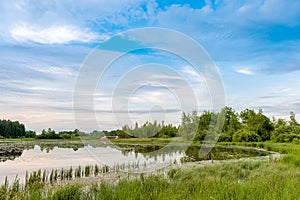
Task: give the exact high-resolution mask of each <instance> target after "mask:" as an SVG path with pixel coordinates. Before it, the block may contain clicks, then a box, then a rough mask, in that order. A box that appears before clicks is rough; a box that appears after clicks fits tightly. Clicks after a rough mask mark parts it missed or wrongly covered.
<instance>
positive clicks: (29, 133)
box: [25, 130, 36, 138]
mask: <svg viewBox="0 0 300 200" xmlns="http://www.w3.org/2000/svg"><path fill="white" fill-rule="evenodd" d="M25 138H36V132H35V131H31V130H28V131H26V132H25Z"/></svg>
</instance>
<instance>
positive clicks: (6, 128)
mask: <svg viewBox="0 0 300 200" xmlns="http://www.w3.org/2000/svg"><path fill="white" fill-rule="evenodd" d="M25 134H26V133H25V126H24V124H21V123H20V122H18V121H15V122H12V121H10V120H0V137H3V138H20V137H25Z"/></svg>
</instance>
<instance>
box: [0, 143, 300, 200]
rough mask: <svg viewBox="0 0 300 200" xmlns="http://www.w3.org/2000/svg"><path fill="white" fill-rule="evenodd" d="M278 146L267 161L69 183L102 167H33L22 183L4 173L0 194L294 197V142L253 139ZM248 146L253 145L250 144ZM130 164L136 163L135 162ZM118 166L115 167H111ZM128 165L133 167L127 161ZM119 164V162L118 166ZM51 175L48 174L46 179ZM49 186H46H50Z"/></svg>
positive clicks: (298, 170) (298, 174)
mask: <svg viewBox="0 0 300 200" xmlns="http://www.w3.org/2000/svg"><path fill="white" fill-rule="evenodd" d="M261 144H263V148H270V150H274V149H277V150H280V151H281V152H286V153H287V156H285V157H283V158H282V159H281V160H273V159H270V160H269V162H260V161H254V162H250V161H240V162H232V163H223V164H215V165H211V166H204V167H200V166H198V167H192V168H189V169H180V168H174V169H172V170H170V171H169V172H168V174H167V176H163V175H148V176H144V175H141V176H140V177H138V178H134V179H128V178H124V179H121V180H119V181H118V182H116V183H111V182H107V181H102V182H99V183H93V184H91V185H86V184H83V183H82V184H80V183H79V184H78V181H76V182H77V183H72V182H70V180H73V179H75V178H80V177H86V176H87V175H88V176H98V175H99V174H101V173H107V172H109V171H110V170H114V169H112V168H109V167H108V166H102V167H99V166H97V165H96V166H85V167H80V166H79V167H77V168H75V169H74V170H73V169H72V168H70V169H61V170H52V171H51V172H50V173H48V172H47V171H46V172H45V171H41V170H38V171H36V172H32V173H26V182H25V185H21V184H20V183H19V179H18V178H17V177H16V179H15V181H14V182H13V184H9V183H8V179H7V178H6V180H5V182H4V184H3V185H2V186H1V187H0V200H1V199H5V200H6V199H37V200H38V199H112V200H117V199H250V200H251V199H255V200H257V199H299V197H300V190H299V185H300V167H299V165H298V164H297V160H298V159H299V156H300V152H299V149H300V147H299V146H294V145H293V144H291V145H290V146H289V145H287V146H285V145H277V144H275V145H273V144H269V143H256V144H255V145H258V146H260V147H261V148H262V145H261ZM253 145H254V144H253ZM135 165H136V163H135ZM117 166H118V165H116V166H115V169H116V168H117ZM132 167H133V166H132ZM119 168H121V166H120V165H119ZM51 177H52V178H51ZM51 185H52V186H51Z"/></svg>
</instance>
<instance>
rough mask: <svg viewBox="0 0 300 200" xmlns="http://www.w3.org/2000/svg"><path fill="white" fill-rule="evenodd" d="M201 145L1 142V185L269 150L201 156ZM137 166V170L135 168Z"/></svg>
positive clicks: (260, 153)
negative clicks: (33, 176)
mask: <svg viewBox="0 0 300 200" xmlns="http://www.w3.org/2000/svg"><path fill="white" fill-rule="evenodd" d="M199 150H200V146H190V147H187V148H184V147H183V146H176V145H175V146H172V147H169V148H166V149H164V148H162V147H161V146H155V145H128V144H126V145H124V144H123V145H121V144H118V145H110V144H99V143H97V144H95V143H91V144H89V143H85V144H83V143H80V142H58V143H53V142H41V143H38V142H21V143H0V161H1V162H0V182H1V183H3V182H4V179H5V177H6V176H7V177H8V178H9V180H10V182H11V181H13V179H14V178H15V177H16V175H18V178H20V182H24V177H25V173H26V171H28V172H32V171H36V170H38V169H43V170H44V169H45V170H48V171H50V170H51V169H61V168H70V167H71V166H72V167H73V168H76V167H78V166H86V165H95V164H97V165H99V166H104V165H107V166H109V167H111V168H114V167H116V166H122V165H123V166H124V167H123V168H122V169H123V170H125V171H132V170H138V171H143V170H146V171H147V170H148V171H149V170H150V171H151V170H155V169H158V168H161V167H164V166H167V165H171V164H172V163H180V162H191V161H201V160H211V159H214V160H225V159H235V158H242V157H257V156H265V155H267V154H268V153H267V152H266V151H260V150H256V149H249V148H237V147H234V148H233V147H219V146H217V147H215V148H213V149H212V151H211V152H210V153H209V154H207V155H206V156H205V157H199ZM132 166H134V168H133V167H132Z"/></svg>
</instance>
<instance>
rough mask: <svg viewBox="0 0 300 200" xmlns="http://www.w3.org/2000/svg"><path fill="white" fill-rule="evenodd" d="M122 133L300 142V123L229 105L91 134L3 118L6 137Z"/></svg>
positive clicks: (1, 124) (122, 135)
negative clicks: (169, 120)
mask: <svg viewBox="0 0 300 200" xmlns="http://www.w3.org/2000/svg"><path fill="white" fill-rule="evenodd" d="M104 135H106V136H118V138H135V137H136V138H138V137H142V138H143V137H144V138H149V137H153V138H172V137H183V138H186V139H189V140H190V139H193V140H194V141H203V140H204V139H216V138H218V141H219V142H260V141H268V140H272V141H274V142H295V143H300V125H299V123H298V122H297V120H296V117H295V114H294V113H293V112H291V113H290V119H289V120H284V119H280V118H279V119H275V118H274V117H273V118H272V119H270V118H269V117H267V116H266V115H264V114H263V111H262V110H261V109H260V110H258V111H257V112H256V111H255V110H253V109H245V110H243V111H241V112H239V113H238V112H235V111H234V110H233V109H232V108H230V107H225V108H223V109H222V111H221V112H211V111H204V112H203V113H202V114H200V115H198V114H197V113H196V112H193V113H190V114H186V113H183V114H182V118H181V124H180V125H179V126H174V125H172V124H165V123H164V122H161V123H158V122H157V121H154V122H146V123H144V124H143V125H141V126H139V125H138V124H137V123H136V124H135V126H134V127H129V126H128V125H124V126H123V127H122V129H119V130H112V131H96V130H95V131H93V132H92V133H90V134H86V133H84V132H80V131H79V130H77V129H75V130H74V131H61V132H58V133H56V132H55V131H54V130H52V129H51V128H49V129H48V130H47V131H46V130H43V131H42V132H41V134H39V135H37V134H36V133H35V132H34V131H30V130H27V131H26V130H25V126H24V125H23V124H21V123H19V122H18V121H16V122H12V121H10V120H0V137H2V138H22V137H23V138H24V137H25V138H37V139H74V138H78V137H79V136H93V137H96V138H97V137H101V136H104Z"/></svg>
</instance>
